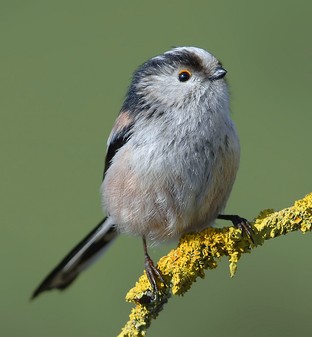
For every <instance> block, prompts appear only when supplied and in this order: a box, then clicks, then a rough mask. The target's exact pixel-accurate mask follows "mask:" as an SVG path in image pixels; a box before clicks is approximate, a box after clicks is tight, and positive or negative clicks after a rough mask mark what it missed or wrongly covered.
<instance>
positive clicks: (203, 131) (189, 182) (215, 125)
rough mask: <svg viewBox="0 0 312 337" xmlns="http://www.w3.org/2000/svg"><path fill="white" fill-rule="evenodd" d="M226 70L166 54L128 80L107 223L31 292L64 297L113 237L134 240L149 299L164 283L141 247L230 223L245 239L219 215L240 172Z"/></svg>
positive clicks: (210, 61) (185, 51) (185, 52)
mask: <svg viewBox="0 0 312 337" xmlns="http://www.w3.org/2000/svg"><path fill="white" fill-rule="evenodd" d="M226 74H227V71H226V70H225V68H224V67H223V65H222V63H221V62H220V61H219V60H218V59H217V58H216V57H215V56H213V55H212V54H211V53H210V52H208V51H206V50H204V49H202V48H198V47H192V46H183V47H174V48H172V49H170V50H168V51H166V52H164V53H162V54H160V55H158V56H155V57H152V58H151V59H149V60H147V61H146V62H145V63H143V64H142V65H140V66H139V67H138V68H137V70H136V71H135V72H134V73H133V76H132V79H131V83H130V86H129V88H128V91H127V93H126V96H125V99H124V101H123V104H122V107H121V110H120V112H119V115H118V117H117V119H116V121H115V124H114V126H113V128H112V131H111V133H110V135H109V138H108V142H107V152H106V158H105V165H104V174H103V181H102V185H101V189H100V191H101V200H102V206H103V209H104V212H105V214H106V216H105V217H104V219H103V220H101V221H100V222H99V224H98V225H97V226H96V227H95V228H94V229H93V230H92V231H91V232H90V233H89V234H88V235H87V236H86V237H85V238H84V239H83V240H82V241H81V242H79V243H78V244H77V245H76V246H75V247H74V248H73V249H72V250H71V251H70V252H69V253H68V254H67V255H66V256H65V257H64V259H63V260H61V262H60V263H59V264H58V265H57V266H56V267H55V268H54V269H53V270H52V271H51V272H50V273H49V274H48V275H47V277H46V278H44V280H43V281H42V282H41V283H40V285H39V286H38V287H37V288H36V290H35V291H34V292H33V294H32V298H35V297H37V296H38V295H39V294H41V293H42V292H44V291H48V290H52V289H59V290H63V289H66V288H67V287H68V286H69V285H71V284H72V283H73V282H74V281H75V280H76V278H77V277H78V275H79V274H80V273H81V272H82V271H84V270H85V269H86V268H87V267H89V266H90V265H91V264H92V263H93V262H94V261H95V260H96V259H97V258H98V257H99V256H100V255H101V254H102V253H103V252H104V251H106V249H107V248H108V247H109V245H110V244H111V243H112V242H113V241H114V240H115V239H116V238H117V237H118V235H119V234H120V233H126V234H129V235H134V236H137V237H141V238H142V241H143V248H144V261H145V262H144V266H145V271H146V274H147V277H148V280H149V282H150V285H151V288H152V291H153V292H154V293H157V292H159V289H160V287H159V283H160V282H161V283H165V281H164V279H163V277H162V275H161V274H160V272H159V271H158V269H157V267H156V266H155V265H154V263H153V260H152V259H151V257H150V255H149V253H148V246H149V245H150V244H151V245H153V244H159V243H162V242H165V241H168V240H173V239H179V238H180V237H181V236H182V235H184V234H186V233H193V232H198V231H201V230H202V229H204V228H206V227H210V226H213V225H214V223H215V221H216V219H224V220H229V221H231V222H232V223H233V224H234V226H235V227H237V228H240V229H241V230H242V232H243V234H246V235H247V236H249V237H250V238H252V228H251V226H250V224H249V222H248V221H247V220H246V219H245V218H242V217H240V216H238V215H227V214H223V211H224V209H225V206H226V203H227V200H228V198H229V196H230V192H231V190H232V186H233V184H234V181H235V177H236V174H237V171H238V167H239V159H240V144H239V138H238V134H237V131H236V128H235V126H234V123H233V121H232V119H231V117H230V99H229V90H228V84H227V81H226V78H225V76H226Z"/></svg>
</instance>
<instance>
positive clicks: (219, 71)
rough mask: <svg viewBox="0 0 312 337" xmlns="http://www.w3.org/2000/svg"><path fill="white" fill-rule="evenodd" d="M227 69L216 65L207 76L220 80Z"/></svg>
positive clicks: (211, 79)
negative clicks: (213, 70) (212, 71)
mask: <svg viewBox="0 0 312 337" xmlns="http://www.w3.org/2000/svg"><path fill="white" fill-rule="evenodd" d="M226 73H227V71H226V70H225V69H224V68H222V67H217V68H216V70H215V72H214V73H213V74H212V75H211V76H210V77H209V79H210V81H215V80H220V79H221V78H223V77H224V76H225V75H226Z"/></svg>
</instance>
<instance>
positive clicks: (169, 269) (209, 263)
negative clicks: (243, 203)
mask: <svg viewBox="0 0 312 337" xmlns="http://www.w3.org/2000/svg"><path fill="white" fill-rule="evenodd" d="M252 225H253V230H254V232H255V234H254V236H253V239H254V243H252V242H251V241H250V239H248V238H247V237H242V236H241V231H240V230H239V229H235V228H234V227H226V228H220V229H218V228H207V229H205V230H203V231H202V232H200V233H196V234H188V235H185V236H183V237H182V238H181V240H180V242H179V245H178V247H177V248H176V249H173V250H171V251H170V252H169V254H168V255H166V256H164V257H162V258H161V259H160V260H159V262H158V265H157V268H158V269H159V271H160V272H161V274H162V275H163V278H164V279H165V281H166V283H167V287H165V286H163V287H162V288H161V289H162V292H161V293H159V295H158V296H157V298H154V297H153V294H152V292H151V290H150V284H149V282H148V280H147V277H146V275H145V274H144V275H142V276H141V277H140V279H139V281H138V282H137V283H136V285H135V287H134V288H132V289H131V290H130V291H129V292H128V294H127V296H126V300H127V301H129V302H133V303H135V307H134V308H133V309H132V311H131V314H130V317H129V321H128V322H127V323H126V325H125V327H124V328H123V329H122V331H121V333H120V334H119V336H118V337H126V336H127V337H134V336H137V337H140V336H145V334H146V330H147V328H148V327H149V326H150V324H151V320H152V319H153V318H156V316H157V315H158V314H159V312H160V311H161V310H162V308H163V305H164V304H165V303H166V302H167V301H168V299H169V298H170V297H171V296H172V295H181V294H184V293H185V292H186V291H187V290H188V289H189V288H190V287H191V285H192V283H193V282H194V281H195V280H196V278H197V277H201V278H203V277H204V276H205V270H206V269H214V268H216V267H217V265H218V262H219V259H220V257H222V256H227V257H228V259H229V262H230V274H231V276H234V274H235V272H236V268H237V262H238V260H239V259H240V257H241V255H242V254H244V253H249V252H250V251H251V249H253V248H256V247H257V246H259V245H262V244H263V243H264V241H265V240H269V239H272V238H275V237H278V236H280V235H285V234H287V233H290V232H294V231H299V230H300V231H301V232H303V233H305V232H307V231H311V230H312V193H311V194H309V195H307V196H306V197H305V198H303V199H301V200H298V201H296V202H295V204H294V205H293V206H292V207H288V208H285V209H283V210H281V211H279V212H274V211H273V210H265V211H262V212H261V213H260V215H259V216H258V217H257V218H256V219H255V220H254V222H253V223H252Z"/></svg>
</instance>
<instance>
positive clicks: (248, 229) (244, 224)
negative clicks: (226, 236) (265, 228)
mask: <svg viewBox="0 0 312 337" xmlns="http://www.w3.org/2000/svg"><path fill="white" fill-rule="evenodd" d="M218 219H223V220H230V221H232V223H233V225H234V227H236V228H238V229H240V230H241V231H242V235H244V236H247V238H248V239H249V240H250V241H251V242H252V243H253V244H254V243H255V241H254V239H253V236H254V235H255V232H254V230H253V228H252V226H251V224H250V223H249V221H248V220H247V219H245V218H242V217H240V216H239V215H224V214H219V215H218Z"/></svg>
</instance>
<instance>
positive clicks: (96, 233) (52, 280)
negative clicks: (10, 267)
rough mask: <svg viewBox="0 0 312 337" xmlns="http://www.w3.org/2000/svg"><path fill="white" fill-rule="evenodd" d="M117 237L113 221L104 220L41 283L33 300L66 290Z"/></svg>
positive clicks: (34, 293)
mask: <svg viewBox="0 0 312 337" xmlns="http://www.w3.org/2000/svg"><path fill="white" fill-rule="evenodd" d="M117 235H118V232H117V231H116V229H115V227H114V224H113V221H112V219H111V218H110V217H108V218H104V219H103V220H102V221H101V222H100V223H99V224H98V225H97V226H96V227H95V228H94V229H93V230H92V231H91V232H90V233H89V234H88V235H87V236H86V237H85V238H84V239H83V240H82V241H81V242H79V243H78V244H77V245H76V246H75V247H74V248H73V249H72V250H71V251H70V252H69V253H68V254H67V255H66V256H65V257H64V259H63V260H62V261H61V262H60V263H59V264H58V265H57V266H56V267H55V268H54V269H53V270H52V271H51V273H50V274H49V275H48V276H47V277H46V278H45V279H44V280H43V281H42V282H41V284H40V285H39V286H38V288H37V289H36V290H35V291H34V292H33V295H32V299H33V298H35V297H37V296H38V295H39V294H40V293H42V292H43V291H46V290H52V289H61V290H63V289H66V288H67V287H68V286H69V285H70V284H71V283H72V282H73V281H74V280H75V279H76V278H77V276H78V275H79V273H80V272H82V271H83V270H84V269H86V268H87V267H89V266H90V265H91V264H92V263H93V262H94V261H95V260H96V259H97V258H98V257H100V255H101V254H102V253H104V251H105V250H106V248H107V247H108V246H109V244H110V243H111V242H112V241H113V240H114V239H115V238H116V237H117Z"/></svg>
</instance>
